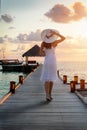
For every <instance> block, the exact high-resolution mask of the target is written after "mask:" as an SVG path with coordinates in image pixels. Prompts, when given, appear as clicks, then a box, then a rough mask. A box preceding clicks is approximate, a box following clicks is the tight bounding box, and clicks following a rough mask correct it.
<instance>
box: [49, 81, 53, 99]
mask: <svg viewBox="0 0 87 130" xmlns="http://www.w3.org/2000/svg"><path fill="white" fill-rule="evenodd" d="M52 88H53V82H52V81H50V87H49V95H50V98H52V97H51V95H52Z"/></svg>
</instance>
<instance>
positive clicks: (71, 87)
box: [70, 81, 75, 92]
mask: <svg viewBox="0 0 87 130" xmlns="http://www.w3.org/2000/svg"><path fill="white" fill-rule="evenodd" d="M70 91H71V92H75V81H70Z"/></svg>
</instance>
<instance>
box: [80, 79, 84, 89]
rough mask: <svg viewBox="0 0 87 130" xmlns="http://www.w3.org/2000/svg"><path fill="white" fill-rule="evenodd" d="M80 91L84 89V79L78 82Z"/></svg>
mask: <svg viewBox="0 0 87 130" xmlns="http://www.w3.org/2000/svg"><path fill="white" fill-rule="evenodd" d="M80 89H85V80H84V79H81V80H80Z"/></svg>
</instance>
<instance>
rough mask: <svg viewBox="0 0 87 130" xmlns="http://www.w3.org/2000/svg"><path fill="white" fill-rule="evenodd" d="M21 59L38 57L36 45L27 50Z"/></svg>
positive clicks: (38, 50) (38, 49)
mask: <svg viewBox="0 0 87 130" xmlns="http://www.w3.org/2000/svg"><path fill="white" fill-rule="evenodd" d="M22 56H23V57H26V56H28V57H29V56H30V57H31V56H40V47H39V46H38V45H35V46H33V47H32V48H31V49H29V50H28V51H26V52H25V53H24V54H23V55H22Z"/></svg>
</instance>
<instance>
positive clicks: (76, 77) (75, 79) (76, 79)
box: [74, 76, 78, 84]
mask: <svg viewBox="0 0 87 130" xmlns="http://www.w3.org/2000/svg"><path fill="white" fill-rule="evenodd" d="M74 81H75V83H76V84H78V76H74Z"/></svg>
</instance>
